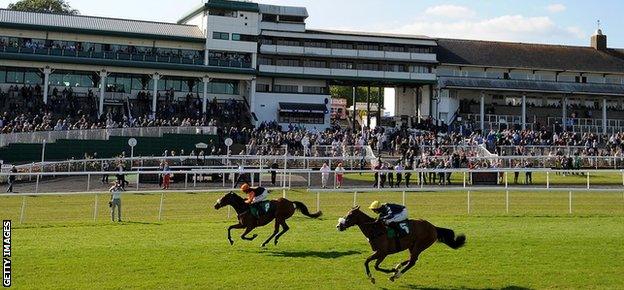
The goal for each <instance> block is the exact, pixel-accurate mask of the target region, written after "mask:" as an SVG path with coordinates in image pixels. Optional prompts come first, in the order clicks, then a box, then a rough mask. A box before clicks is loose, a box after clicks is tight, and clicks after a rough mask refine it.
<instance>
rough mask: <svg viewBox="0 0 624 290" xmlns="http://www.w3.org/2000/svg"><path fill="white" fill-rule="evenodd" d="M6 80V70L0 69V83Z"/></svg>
mask: <svg viewBox="0 0 624 290" xmlns="http://www.w3.org/2000/svg"><path fill="white" fill-rule="evenodd" d="M5 82H6V70H5V69H0V83H5Z"/></svg>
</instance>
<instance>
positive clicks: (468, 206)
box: [467, 190, 470, 214]
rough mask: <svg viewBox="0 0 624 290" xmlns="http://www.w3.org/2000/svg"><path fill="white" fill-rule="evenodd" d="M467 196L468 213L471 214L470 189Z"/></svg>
mask: <svg viewBox="0 0 624 290" xmlns="http://www.w3.org/2000/svg"><path fill="white" fill-rule="evenodd" d="M467 196H468V202H467V204H468V214H470V190H468V194H467Z"/></svg>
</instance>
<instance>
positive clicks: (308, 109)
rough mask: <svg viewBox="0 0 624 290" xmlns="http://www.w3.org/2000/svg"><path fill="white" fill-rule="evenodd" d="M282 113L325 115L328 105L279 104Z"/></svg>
mask: <svg viewBox="0 0 624 290" xmlns="http://www.w3.org/2000/svg"><path fill="white" fill-rule="evenodd" d="M279 107H280V112H284V113H317V114H325V112H327V105H325V104H305V103H279Z"/></svg>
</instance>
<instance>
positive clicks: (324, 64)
mask: <svg viewBox="0 0 624 290" xmlns="http://www.w3.org/2000/svg"><path fill="white" fill-rule="evenodd" d="M258 63H259V64H260V65H275V66H289V67H302V66H303V67H311V68H332V69H357V70H370V71H389V72H413V73H431V67H430V66H428V65H418V64H398V63H394V64H393V63H373V62H361V63H356V62H352V61H327V60H314V59H306V60H301V59H283V58H280V59H272V58H267V57H261V58H259V59H258Z"/></svg>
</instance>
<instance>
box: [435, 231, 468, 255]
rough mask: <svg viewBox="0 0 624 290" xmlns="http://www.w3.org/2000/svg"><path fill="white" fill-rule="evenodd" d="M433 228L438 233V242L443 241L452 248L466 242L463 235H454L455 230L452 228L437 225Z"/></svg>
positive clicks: (459, 246) (456, 247) (457, 247)
mask: <svg viewBox="0 0 624 290" xmlns="http://www.w3.org/2000/svg"><path fill="white" fill-rule="evenodd" d="M435 229H436V232H437V233H438V242H440V243H444V244H446V245H447V246H449V247H451V248H452V249H455V250H456V249H459V248H461V247H462V246H463V245H464V244H465V243H466V236H465V235H457V236H455V232H454V231H453V230H449V229H445V228H438V227H435Z"/></svg>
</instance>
